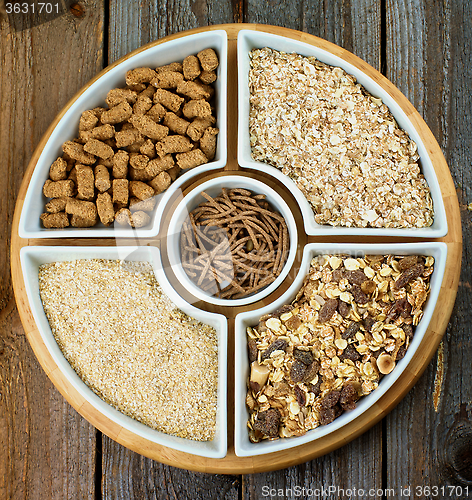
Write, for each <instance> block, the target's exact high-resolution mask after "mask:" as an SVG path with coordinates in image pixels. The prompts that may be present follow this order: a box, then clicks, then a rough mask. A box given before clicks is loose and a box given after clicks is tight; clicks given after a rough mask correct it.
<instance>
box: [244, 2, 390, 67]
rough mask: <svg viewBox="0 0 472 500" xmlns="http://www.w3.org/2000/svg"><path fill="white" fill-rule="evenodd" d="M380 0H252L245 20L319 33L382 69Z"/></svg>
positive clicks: (248, 5)
mask: <svg viewBox="0 0 472 500" xmlns="http://www.w3.org/2000/svg"><path fill="white" fill-rule="evenodd" d="M380 5H381V2H380V0H333V1H331V2H321V1H309V2H304V1H293V2H292V1H290V0H271V1H270V2H268V5H267V2H260V1H258V0H248V1H247V10H246V15H245V17H244V20H245V22H250V23H263V24H273V25H277V26H284V27H286V28H292V29H297V30H301V31H305V32H307V33H311V34H313V35H316V36H319V37H321V38H324V39H326V40H329V41H330V42H333V43H335V44H337V45H340V46H341V47H344V48H345V49H347V50H349V51H351V52H353V53H354V54H356V55H357V56H359V57H360V58H362V59H364V60H365V61H367V62H368V63H369V64H371V65H372V66H373V67H374V68H376V69H380Z"/></svg>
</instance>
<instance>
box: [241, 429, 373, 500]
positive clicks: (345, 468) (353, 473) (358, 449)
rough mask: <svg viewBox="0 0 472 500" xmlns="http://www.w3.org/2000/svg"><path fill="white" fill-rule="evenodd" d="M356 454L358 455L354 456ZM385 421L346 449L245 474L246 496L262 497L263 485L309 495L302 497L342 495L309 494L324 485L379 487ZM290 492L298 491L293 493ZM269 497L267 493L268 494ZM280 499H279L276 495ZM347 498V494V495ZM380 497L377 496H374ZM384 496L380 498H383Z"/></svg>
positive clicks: (251, 498) (335, 496)
mask: <svg viewBox="0 0 472 500" xmlns="http://www.w3.org/2000/svg"><path fill="white" fill-rule="evenodd" d="M354 457H356V458H354ZM381 457H382V424H377V425H376V426H374V427H373V428H372V429H370V430H369V431H368V432H366V433H365V434H363V435H362V436H361V437H359V438H358V439H356V440H354V441H352V442H351V443H349V444H347V445H346V446H344V447H343V448H340V449H339V450H336V451H334V452H332V453H329V454H328V455H325V456H323V457H320V458H318V459H316V460H312V461H311V462H307V463H304V464H300V465H297V466H295V467H289V468H288V469H283V470H279V471H275V472H264V473H260V474H247V475H244V476H243V480H242V482H243V491H242V493H243V498H244V499H247V500H256V499H259V498H263V496H264V488H265V489H266V491H267V488H273V489H275V490H282V491H283V493H284V496H282V497H281V498H296V491H297V488H299V489H302V488H305V491H306V492H307V494H306V495H305V496H300V494H299V495H298V496H299V497H300V498H323V499H327V500H337V499H338V498H343V495H342V494H340V492H338V491H337V490H336V491H335V492H330V493H329V494H327V493H325V494H324V495H321V494H318V495H315V494H314V493H312V494H311V495H310V494H309V492H310V490H311V491H312V492H313V491H314V490H315V489H317V488H321V486H323V487H325V488H328V487H329V486H333V487H336V488H337V487H339V488H344V489H346V490H347V489H352V488H356V489H358V488H366V489H371V488H375V489H377V488H379V487H380V486H381V484H382V460H381ZM290 491H292V492H295V493H292V496H290ZM266 496H267V495H266ZM277 498H280V496H279V497H277ZM346 498H347V497H346ZM372 498H377V497H372ZM380 499H381V497H380Z"/></svg>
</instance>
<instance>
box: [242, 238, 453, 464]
mask: <svg viewBox="0 0 472 500" xmlns="http://www.w3.org/2000/svg"><path fill="white" fill-rule="evenodd" d="M341 253H342V254H349V255H353V256H357V257H359V256H362V255H366V254H371V255H372V254H382V255H389V254H393V255H414V254H416V255H431V256H433V257H434V259H435V264H434V266H435V268H434V272H433V274H432V276H431V292H430V295H429V297H428V300H427V303H426V307H425V309H424V315H423V318H422V319H421V321H420V323H419V325H418V326H417V328H416V330H415V334H414V337H413V340H412V341H411V344H410V346H409V348H408V350H407V352H406V355H405V357H404V358H403V359H402V360H400V361H399V362H398V363H397V366H396V367H395V369H394V370H393V371H392V373H390V374H389V375H386V376H385V377H384V378H383V379H382V381H381V383H380V384H379V387H378V388H377V389H376V390H375V391H373V392H372V393H371V394H369V395H368V396H365V397H363V398H361V399H360V400H359V402H358V404H357V407H356V409H355V410H352V411H349V412H345V413H343V414H342V415H341V416H340V417H338V418H337V419H336V420H334V422H332V423H331V424H328V425H325V426H320V427H318V428H316V429H313V430H311V431H309V432H307V433H306V434H305V435H304V436H300V437H294V438H285V439H276V440H273V441H269V440H264V441H261V442H260V443H251V441H250V440H249V436H248V429H247V420H248V417H249V413H248V411H247V408H246V403H245V400H246V387H247V386H246V381H247V378H248V376H249V361H248V357H247V340H246V328H247V327H248V326H254V325H257V324H258V322H259V318H260V317H261V316H263V315H264V314H268V313H270V312H273V311H275V310H277V309H278V308H280V307H281V306H283V305H284V304H289V303H290V302H291V301H292V300H293V299H294V298H295V296H296V293H297V291H298V290H299V289H300V287H301V285H302V284H303V280H304V278H305V276H306V274H307V273H308V270H309V268H310V263H311V260H312V258H313V257H314V256H315V255H320V254H341ZM446 256H447V246H446V245H445V244H444V243H439V242H435V243H398V244H371V245H370V244H365V245H361V244H347V243H338V244H336V243H316V244H309V245H307V246H306V247H305V249H304V253H303V259H302V264H301V267H300V272H299V273H298V275H297V277H296V279H295V281H294V282H293V284H292V285H291V286H290V288H289V289H288V290H287V291H286V292H285V293H284V294H283V295H282V296H281V297H280V298H279V299H277V300H276V301H274V302H273V303H272V304H270V305H269V306H266V307H264V308H262V309H258V310H256V311H249V312H244V313H241V314H238V315H237V316H236V322H235V367H236V368H235V453H236V455H237V456H239V457H249V456H254V455H262V454H266V453H272V452H275V451H281V450H286V449H289V448H293V447H295V446H299V445H303V444H305V443H308V442H310V441H313V440H315V439H318V438H321V437H323V436H326V435H327V434H330V433H332V432H334V431H336V430H338V429H340V428H341V427H343V426H344V425H346V424H347V423H348V422H351V421H352V420H354V419H355V418H357V417H358V416H359V415H361V414H362V413H363V412H365V411H366V410H367V409H368V408H370V407H371V406H372V405H373V404H375V402H376V401H378V400H379V399H380V398H381V397H382V396H383V395H384V394H385V393H386V392H387V391H388V390H389V389H390V388H391V387H392V385H393V384H394V383H395V382H396V381H397V380H398V378H399V377H400V375H401V374H402V372H403V371H404V370H405V368H406V367H407V365H408V363H409V362H410V360H411V359H412V358H413V356H414V354H415V352H416V350H417V349H418V346H419V345H420V344H421V341H422V340H423V337H424V334H425V332H426V329H427V327H428V324H429V322H430V320H431V316H432V314H433V311H434V308H435V305H436V302H437V300H438V296H439V290H440V288H441V283H442V280H443V275H444V270H445V265H446Z"/></svg>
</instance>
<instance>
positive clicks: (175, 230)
mask: <svg viewBox="0 0 472 500" xmlns="http://www.w3.org/2000/svg"><path fill="white" fill-rule="evenodd" d="M222 188H228V189H232V188H243V189H248V190H250V191H251V192H253V193H254V194H265V195H266V200H267V201H268V202H269V203H270V204H271V205H272V207H273V208H274V209H275V210H277V212H279V213H280V215H282V217H284V219H285V222H286V224H287V228H288V232H289V237H290V250H289V253H288V257H287V260H286V263H285V266H284V268H283V270H282V272H281V273H280V275H279V276H278V277H277V278H276V279H275V281H273V282H272V283H271V284H270V285H268V286H267V287H265V288H263V289H262V290H260V291H259V292H257V293H255V294H253V295H250V296H247V297H244V298H241V299H220V298H217V297H214V296H212V295H208V294H207V293H205V292H204V291H202V290H201V289H200V288H199V287H198V286H197V285H196V284H194V283H193V281H192V280H190V278H189V277H188V276H187V274H186V273H185V271H184V269H183V267H182V262H181V258H180V255H181V254H180V232H181V229H182V224H183V222H184V220H185V219H186V218H187V217H188V214H189V213H190V212H191V211H192V210H194V209H195V208H196V207H197V206H198V205H199V204H200V203H202V202H204V201H206V200H205V198H203V196H202V195H201V194H200V193H201V192H202V191H205V192H206V193H208V194H209V195H210V196H213V197H214V196H218V195H219V194H220V193H221V190H222ZM297 242H298V236H297V226H296V223H295V218H294V216H293V214H292V212H291V210H290V209H289V207H288V205H287V203H286V202H285V201H284V200H283V198H282V197H281V196H280V195H279V194H278V193H277V192H276V191H275V190H274V189H272V188H270V187H269V186H267V185H266V184H264V183H263V182H261V181H259V180H256V179H252V178H250V177H244V176H241V175H238V174H234V175H228V176H223V177H217V178H214V179H210V180H208V181H206V182H204V183H202V184H200V185H199V186H197V187H196V188H194V189H192V191H190V192H189V193H188V194H187V195H186V196H185V197H184V198H183V199H182V201H181V202H180V203H179V205H178V206H177V208H176V209H175V211H174V213H173V214H172V217H171V219H170V223H169V229H168V233H167V250H168V256H169V262H170V265H171V268H172V271H173V272H174V274H175V275H176V277H177V279H178V280H179V282H180V283H181V284H182V285H183V287H184V288H185V289H186V290H188V291H189V292H190V293H191V294H192V295H193V296H194V297H195V298H196V299H198V300H204V301H207V302H209V303H211V304H216V305H220V306H233V307H236V306H243V305H246V304H250V303H252V302H257V301H258V300H260V299H262V298H263V297H266V296H267V295H269V294H270V293H272V292H273V291H274V290H276V289H277V287H279V286H280V285H281V284H282V282H283V281H284V279H285V278H286V276H287V274H288V272H289V271H290V268H291V267H292V264H293V262H294V260H295V256H296V253H297ZM228 284H229V283H228Z"/></svg>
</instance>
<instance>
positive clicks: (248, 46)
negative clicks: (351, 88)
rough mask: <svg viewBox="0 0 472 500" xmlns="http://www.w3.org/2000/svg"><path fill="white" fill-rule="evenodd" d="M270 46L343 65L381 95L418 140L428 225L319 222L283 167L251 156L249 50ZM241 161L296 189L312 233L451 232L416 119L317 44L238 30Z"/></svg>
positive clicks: (429, 234) (423, 235) (430, 234)
mask: <svg viewBox="0 0 472 500" xmlns="http://www.w3.org/2000/svg"><path fill="white" fill-rule="evenodd" d="M264 47H270V48H272V49H275V50H279V51H283V52H287V53H293V52H296V53H298V54H301V55H303V56H315V57H316V58H317V59H319V60H320V61H322V62H324V63H326V64H329V65H331V66H339V67H341V68H342V69H344V70H345V71H346V72H347V73H349V74H351V75H354V76H355V77H356V79H357V81H358V82H359V83H360V84H362V85H363V86H364V87H365V88H366V89H367V90H368V91H369V92H370V93H371V94H372V95H374V96H376V97H380V98H381V99H382V101H383V102H384V103H385V104H386V105H387V107H388V108H389V109H390V111H391V112H392V114H393V116H394V117H395V119H396V121H397V122H398V124H399V126H400V127H401V128H403V129H404V130H406V131H407V132H408V134H409V135H410V137H411V138H412V139H413V140H414V141H415V142H416V144H417V146H418V152H419V155H420V158H421V160H420V163H421V168H422V171H423V174H424V176H425V178H426V180H427V182H428V184H429V187H430V190H431V196H432V199H433V204H434V221H433V224H432V225H431V226H430V227H427V228H411V229H410V228H408V229H396V228H392V229H391V228H348V227H333V226H330V225H320V224H317V223H316V222H315V217H314V213H313V210H312V208H311V206H310V204H309V203H308V201H307V200H306V198H305V196H304V195H303V193H302V192H301V191H300V190H299V189H298V188H297V186H296V185H295V183H294V182H293V181H292V180H291V179H290V178H289V177H288V176H286V175H284V174H282V173H281V171H280V170H278V169H277V168H275V167H272V166H269V165H267V164H265V163H262V162H259V161H254V160H253V159H252V157H251V146H250V142H249V107H250V106H249V87H248V78H249V69H250V61H249V52H250V51H251V50H253V49H260V48H264ZM238 162H239V164H240V165H241V166H242V167H246V168H251V169H256V170H261V171H265V172H268V173H270V174H271V175H273V176H274V177H277V178H278V179H280V180H281V181H282V182H283V183H284V184H285V185H286V186H287V187H288V188H289V189H290V191H291V192H292V193H293V195H294V196H295V198H296V199H297V202H298V204H299V205H300V208H301V211H302V214H303V219H304V224H305V230H306V232H307V234H309V235H323V236H324V235H341V234H342V235H357V236H359V235H369V236H373V235H376V236H411V237H416V238H420V237H421V238H439V237H442V236H445V235H446V234H447V219H446V212H445V209H444V203H443V200H442V196H441V190H440V188H439V183H438V180H437V178H436V174H435V171H434V167H433V164H432V162H431V158H430V156H429V154H428V150H427V148H426V147H425V145H424V143H423V141H422V140H421V138H420V135H419V134H418V132H417V130H416V129H415V127H414V125H413V123H412V122H411V121H410V119H409V118H408V117H407V115H406V114H405V112H404V111H403V109H402V108H401V107H400V106H399V105H398V103H397V102H396V101H395V100H394V99H393V98H392V97H391V96H390V94H389V93H388V92H387V91H386V90H385V89H384V88H382V87H381V86H380V85H379V84H378V83H376V82H375V81H374V80H373V79H372V78H370V77H369V76H367V75H366V74H365V73H364V72H363V71H361V70H360V69H359V68H357V67H356V66H354V65H352V64H351V63H349V62H347V61H345V60H344V59H342V58H340V57H338V56H336V55H334V54H332V53H330V52H328V51H326V50H323V49H321V48H319V47H315V46H314V45H310V44H307V43H304V42H300V41H297V40H293V39H291V38H285V37H282V36H278V35H273V34H270V33H263V32H261V31H254V30H241V31H240V32H239V33H238Z"/></svg>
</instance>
